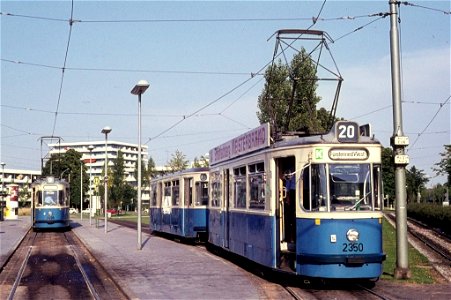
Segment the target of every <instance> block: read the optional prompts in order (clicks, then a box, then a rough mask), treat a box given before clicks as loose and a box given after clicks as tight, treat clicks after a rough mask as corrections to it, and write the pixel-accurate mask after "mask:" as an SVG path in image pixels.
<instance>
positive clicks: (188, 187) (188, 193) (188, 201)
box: [184, 178, 194, 207]
mask: <svg viewBox="0 0 451 300" xmlns="http://www.w3.org/2000/svg"><path fill="white" fill-rule="evenodd" d="M193 182H194V179H193V178H185V197H184V198H185V206H186V207H188V206H193Z"/></svg>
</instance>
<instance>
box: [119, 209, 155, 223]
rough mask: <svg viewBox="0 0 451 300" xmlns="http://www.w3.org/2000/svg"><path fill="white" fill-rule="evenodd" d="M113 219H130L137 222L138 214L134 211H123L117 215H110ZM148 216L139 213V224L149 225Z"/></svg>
mask: <svg viewBox="0 0 451 300" xmlns="http://www.w3.org/2000/svg"><path fill="white" fill-rule="evenodd" d="M111 218H112V219H113V220H124V221H132V222H136V223H137V222H138V215H137V214H135V213H130V212H128V213H125V214H120V215H119V216H111ZM149 222H150V217H149V215H145V214H142V215H141V224H147V225H149Z"/></svg>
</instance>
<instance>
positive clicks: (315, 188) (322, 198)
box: [311, 164, 328, 211]
mask: <svg viewBox="0 0 451 300" xmlns="http://www.w3.org/2000/svg"><path fill="white" fill-rule="evenodd" d="M311 191H312V202H311V208H312V210H319V211H326V209H327V201H328V195H327V179H326V165H324V164H319V165H312V190H311Z"/></svg>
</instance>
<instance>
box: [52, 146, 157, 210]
mask: <svg viewBox="0 0 451 300" xmlns="http://www.w3.org/2000/svg"><path fill="white" fill-rule="evenodd" d="M90 145H92V146H93V147H94V148H93V150H92V151H90V150H89V146H90ZM49 146H50V149H51V150H50V152H49V153H50V154H58V153H60V154H63V153H65V152H66V151H67V150H70V149H73V150H75V151H77V152H79V153H81V154H82V161H83V162H84V163H85V165H86V167H87V173H88V175H89V174H90V176H91V180H90V182H91V183H92V186H91V188H92V189H94V188H95V185H96V183H97V184H98V183H99V182H101V176H102V171H103V169H104V168H105V158H106V155H108V167H109V168H110V167H112V166H113V165H114V161H115V159H116V158H117V157H118V153H119V151H121V152H122V157H123V159H124V168H125V174H124V179H125V180H126V181H127V182H128V183H129V184H131V185H132V186H135V187H136V186H137V184H138V181H137V178H135V176H134V175H135V170H136V168H137V166H138V145H136V144H129V143H123V142H117V141H107V146H106V149H105V141H88V142H72V143H57V144H50V145H49ZM105 150H106V151H105ZM141 159H142V161H141V162H142V165H143V166H147V162H148V148H147V146H145V145H143V146H141ZM149 198H150V194H149V190H148V188H143V189H142V200H143V204H145V203H148V201H149Z"/></svg>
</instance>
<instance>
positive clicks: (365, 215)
mask: <svg viewBox="0 0 451 300" xmlns="http://www.w3.org/2000/svg"><path fill="white" fill-rule="evenodd" d="M381 197H382V195H381V145H380V143H379V142H378V141H377V140H375V139H374V137H371V136H361V135H360V128H359V126H358V124H357V123H355V122H347V121H339V122H337V123H336V124H334V126H333V128H332V129H331V131H330V132H329V133H327V134H322V135H310V136H307V135H306V136H302V135H291V136H288V135H285V136H281V137H280V138H279V139H278V140H276V141H274V142H273V141H271V140H270V133H269V124H263V125H261V126H260V127H258V128H256V129H254V130H251V131H249V132H247V133H245V134H243V135H241V136H239V137H237V138H235V139H233V140H231V141H229V142H227V143H224V144H222V145H220V146H218V147H216V148H214V149H212V150H211V151H210V199H209V211H208V242H209V243H212V244H214V245H216V246H219V247H221V248H223V249H225V250H227V251H230V252H233V253H235V254H238V255H240V256H243V257H246V258H248V259H249V260H252V261H255V262H257V263H259V264H261V265H264V266H267V267H269V268H272V269H276V270H281V271H286V272H290V273H294V274H296V275H300V276H305V277H311V278H340V279H351V278H359V279H372V280H375V279H378V278H379V277H380V275H381V274H382V262H383V261H384V260H385V254H384V253H383V249H382V217H383V215H382V212H381V199H382V198H381Z"/></svg>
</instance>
